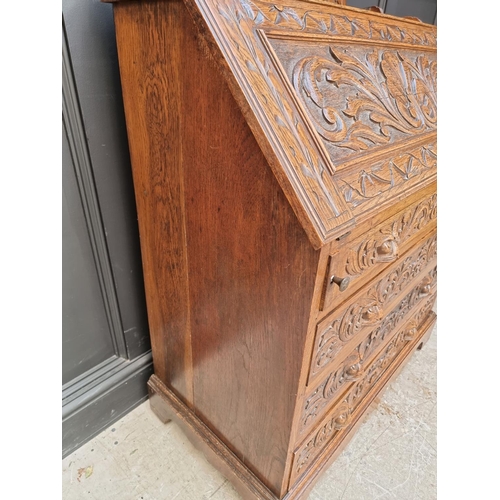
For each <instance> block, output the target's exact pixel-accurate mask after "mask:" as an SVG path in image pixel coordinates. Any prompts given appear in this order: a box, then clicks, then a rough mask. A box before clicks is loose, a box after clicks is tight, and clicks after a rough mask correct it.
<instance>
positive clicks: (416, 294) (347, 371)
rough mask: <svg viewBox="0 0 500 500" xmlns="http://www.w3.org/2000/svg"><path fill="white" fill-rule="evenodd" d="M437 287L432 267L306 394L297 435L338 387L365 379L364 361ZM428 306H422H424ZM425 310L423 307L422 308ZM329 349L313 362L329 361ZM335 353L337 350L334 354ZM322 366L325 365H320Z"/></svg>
mask: <svg viewBox="0 0 500 500" xmlns="http://www.w3.org/2000/svg"><path fill="white" fill-rule="evenodd" d="M436 284H437V269H436V268H435V267H434V268H433V269H432V271H430V272H429V273H428V274H426V275H425V276H424V277H423V279H422V280H421V281H420V282H419V284H418V285H416V286H415V287H414V288H413V289H412V290H411V291H410V292H409V293H408V294H407V295H405V297H404V298H403V300H401V302H400V303H399V304H398V306H397V307H396V308H394V309H393V310H392V311H391V312H390V313H389V314H387V315H386V316H385V317H384V318H383V320H381V321H380V322H379V323H378V324H377V325H376V326H375V327H374V328H373V329H372V330H371V332H370V333H369V334H368V335H366V337H365V338H364V339H363V341H361V342H360V343H359V344H358V346H357V347H356V348H355V349H354V350H353V352H352V353H351V354H350V355H349V356H347V357H346V358H345V360H344V362H343V363H342V364H341V366H340V367H339V368H338V369H336V370H334V371H332V372H330V373H329V374H328V375H327V376H326V377H324V378H323V380H322V382H321V383H319V384H318V385H317V386H315V387H314V386H313V389H312V390H311V391H310V392H309V393H308V395H307V396H306V398H305V401H304V407H303V411H302V417H301V422H300V432H305V431H306V430H307V429H309V428H310V427H311V426H312V425H313V424H314V423H315V422H316V421H317V419H318V417H319V416H320V415H322V414H323V413H324V411H325V410H326V408H327V406H328V405H329V404H330V403H331V402H333V401H335V399H336V397H337V396H338V395H339V394H341V392H342V388H343V387H345V386H347V385H348V384H349V383H351V382H353V381H355V380H358V379H359V378H361V377H364V376H365V371H364V362H365V361H364V360H365V359H367V358H368V357H369V356H370V355H371V354H372V353H373V352H374V351H375V350H376V348H377V347H378V346H379V345H381V344H382V343H383V341H384V339H385V338H387V335H389V334H390V332H391V331H393V330H394V328H396V327H397V326H398V325H399V324H401V323H402V322H403V320H405V319H406V318H408V316H409V315H410V314H411V312H412V311H414V310H415V309H416V308H417V307H418V306H419V305H421V304H422V302H423V301H424V300H426V299H427V300H428V301H429V304H430V307H429V308H431V307H432V304H433V303H434V298H432V297H431V295H432V291H433V290H434V289H435V287H436ZM427 305H428V304H427V303H426V306H427ZM424 307H425V306H424ZM330 345H331V346H335V345H336V343H335V339H333V338H331V339H330V340H329V341H328V343H326V344H325V346H323V349H325V348H326V347H327V346H330ZM330 352H332V351H331V349H326V354H324V353H323V352H322V349H321V348H320V349H319V350H318V351H317V352H316V354H315V356H314V358H313V360H316V361H315V362H316V363H317V362H318V361H319V360H321V362H323V360H324V359H325V358H328V360H329V361H331V360H332V356H331V355H330ZM337 352H338V351H337ZM324 366H326V365H324Z"/></svg>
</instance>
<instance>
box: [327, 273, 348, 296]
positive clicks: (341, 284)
mask: <svg viewBox="0 0 500 500" xmlns="http://www.w3.org/2000/svg"><path fill="white" fill-rule="evenodd" d="M350 281H351V279H350V278H349V277H347V276H346V277H345V278H339V277H338V276H333V275H332V277H331V278H330V284H332V283H335V284H337V285H338V286H339V289H340V291H341V292H343V291H344V290H345V289H346V288H347V287H348V286H349V283H350Z"/></svg>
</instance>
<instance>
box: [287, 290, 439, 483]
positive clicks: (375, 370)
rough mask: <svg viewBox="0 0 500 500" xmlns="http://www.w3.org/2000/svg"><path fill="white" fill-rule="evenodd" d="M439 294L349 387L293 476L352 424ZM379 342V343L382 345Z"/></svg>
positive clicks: (303, 450) (302, 451) (310, 441)
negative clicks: (361, 404)
mask: <svg viewBox="0 0 500 500" xmlns="http://www.w3.org/2000/svg"><path fill="white" fill-rule="evenodd" d="M434 300H435V297H433V298H432V299H429V301H428V302H427V303H426V304H425V305H424V306H423V307H422V308H421V309H420V310H419V312H418V313H417V315H416V316H415V317H414V318H413V319H412V320H410V321H409V322H408V323H407V324H406V325H405V327H404V328H403V329H402V330H401V331H399V332H398V333H397V334H396V335H395V336H394V338H393V339H391V340H390V342H389V343H388V344H387V345H386V347H385V348H384V349H383V351H382V352H381V353H380V354H379V356H378V357H377V358H376V359H375V361H373V362H372V363H371V364H370V366H369V367H368V368H367V370H366V371H365V372H363V374H362V376H361V377H359V378H358V379H356V381H355V382H354V383H353V384H352V386H351V387H350V388H349V390H348V392H347V395H345V396H344V397H343V398H342V399H341V400H340V401H339V403H338V404H337V405H336V406H335V407H334V409H333V410H332V411H331V412H332V414H331V415H330V416H329V417H328V419H327V420H326V422H325V423H324V424H322V425H321V426H320V428H319V429H318V430H317V431H316V432H315V433H314V434H313V435H312V437H311V438H310V439H308V440H307V441H306V442H305V443H304V445H302V447H301V448H299V450H298V451H297V452H296V454H295V460H294V465H293V478H294V479H295V478H297V477H299V476H300V475H302V474H303V473H304V472H305V471H306V470H307V469H308V467H309V466H310V465H311V464H312V463H313V461H314V459H315V458H316V457H317V456H318V455H319V453H320V452H321V451H322V450H323V449H324V447H325V446H326V445H327V444H328V443H329V442H330V441H332V440H333V439H334V438H335V436H336V435H337V434H338V433H339V432H342V430H343V429H345V428H346V427H348V426H349V424H350V423H351V421H352V420H353V416H354V415H355V412H356V410H357V408H358V406H359V405H360V403H361V402H362V401H363V400H364V398H365V397H366V396H367V395H368V393H369V392H370V391H371V390H372V389H373V387H374V385H375V384H376V383H377V381H378V380H380V378H381V377H382V375H383V374H384V373H385V372H386V370H387V369H388V368H389V366H390V365H391V363H392V362H393V360H394V359H395V358H396V357H397V356H398V355H399V354H400V353H401V352H402V351H403V349H404V348H405V347H406V346H407V345H409V344H411V343H412V342H413V341H414V340H415V338H416V335H417V333H418V329H419V327H420V325H422V323H423V321H424V320H425V318H426V317H427V315H428V314H429V311H430V309H431V308H432V305H433V303H434ZM380 343H381V342H379V344H378V345H380Z"/></svg>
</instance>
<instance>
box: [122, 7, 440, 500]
mask: <svg viewBox="0 0 500 500" xmlns="http://www.w3.org/2000/svg"><path fill="white" fill-rule="evenodd" d="M114 14H115V24H116V37H117V44H118V54H119V63H120V72H121V79H122V87H123V97H124V104H125V113H126V121H127V129H128V136H129V144H130V153H131V159H132V168H133V176H134V185H135V193H136V201H137V209H138V217H139V229H140V235H141V249H142V258H143V266H144V279H145V287H146V296H147V305H148V314H149V323H150V330H151V338H152V346H153V347H152V348H153V359H154V369H155V374H154V375H153V376H152V377H151V379H150V381H149V390H150V403H151V406H152V408H153V410H154V411H155V412H156V414H157V415H158V416H159V417H160V418H161V419H162V420H163V421H165V422H167V421H168V420H174V421H175V422H177V423H178V424H179V425H180V426H181V428H182V429H183V430H184V432H185V433H186V434H187V436H188V437H189V438H190V439H191V440H192V442H193V443H194V444H195V445H196V446H197V447H199V448H200V449H201V450H202V451H203V452H204V453H205V455H206V456H207V458H208V459H209V460H210V461H211V462H212V463H213V464H214V465H215V466H216V467H217V468H219V470H221V471H222V472H223V473H224V474H225V475H226V476H227V478H228V479H229V480H231V481H232V482H233V484H234V485H235V487H236V488H237V489H238V491H239V492H240V493H241V495H242V496H243V497H244V498H248V499H267V500H271V499H283V498H285V499H296V498H305V497H306V496H307V494H308V492H309V491H310V489H311V488H312V486H313V484H314V482H315V481H316V479H317V478H318V477H319V474H320V472H321V471H322V470H323V469H324V468H325V467H327V466H328V465H329V464H330V463H332V461H333V460H334V459H335V457H336V456H337V455H338V453H339V452H340V450H341V449H342V448H343V447H344V446H345V444H346V443H347V442H348V440H349V439H350V437H351V436H352V435H353V433H354V432H355V430H356V428H357V426H358V425H359V423H360V422H361V419H362V417H363V416H364V415H365V414H366V412H367V410H368V408H369V407H370V405H371V403H372V402H373V401H374V399H375V398H376V397H377V395H378V394H379V393H380V392H381V391H382V390H383V389H384V387H385V386H386V385H387V383H388V381H389V380H390V379H391V378H392V377H394V376H395V375H396V374H397V373H398V371H399V370H400V369H401V367H402V366H403V365H404V363H405V362H406V360H407V359H408V358H409V356H410V355H411V354H412V352H413V351H414V350H416V349H417V348H418V347H419V346H421V344H422V342H423V341H424V340H425V338H426V336H427V335H429V333H430V331H431V328H432V326H433V324H434V321H435V318H436V316H435V314H434V312H433V311H432V307H433V304H434V301H435V298H436V234H437V233H436V155H437V152H436V119H437V117H436V112H437V108H436V71H437V67H436V28H435V26H430V25H426V24H423V23H421V22H418V21H417V20H413V19H402V18H396V17H391V16H386V15H383V14H379V13H377V12H372V11H368V10H359V9H354V8H349V7H345V6H341V5H337V4H335V3H333V2H332V1H326V0H324V1H323V0H314V1H313V0H310V1H305V0H273V1H267V0H151V1H121V2H118V3H115V5H114Z"/></svg>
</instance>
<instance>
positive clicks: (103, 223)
mask: <svg viewBox="0 0 500 500" xmlns="http://www.w3.org/2000/svg"><path fill="white" fill-rule="evenodd" d="M62 132H63V156H62V159H63V162H62V163H63V164H62V168H63V172H62V180H63V220H62V222H63V248H62V250H63V262H62V264H63V304H62V306H63V335H62V342H63V363H62V368H63V373H62V382H63V391H62V403H63V422H62V429H63V456H65V455H67V454H68V453H70V452H71V451H73V450H74V449H76V448H77V447H78V446H80V445H81V444H83V443H84V442H86V441H87V440H88V439H90V438H91V437H93V436H94V435H96V434H97V433H98V432H100V431H101V430H102V429H104V428H105V427H106V426H108V425H110V424H111V423H112V422H114V421H115V420H117V419H118V418H120V417H121V416H122V415H123V414H125V413H127V412H128V411H130V409H132V408H133V407H134V406H136V405H137V404H138V403H139V402H141V401H143V400H144V399H145V398H146V397H147V389H146V381H147V378H148V377H149V375H150V374H151V373H152V361H151V351H150V342H149V331H148V324H147V315H146V306H145V299H144V288H143V283H142V280H143V278H142V265H141V258H140V248H139V235H138V228H137V214H136V209H135V200H134V192H133V185H132V175H131V169H130V159H129V154H128V144H127V136H126V130H125V121H124V115H123V104H122V97H121V88H120V79H119V73H118V63H117V55H116V45H115V34H114V24H113V17H112V9H111V6H110V5H109V4H103V3H101V2H100V1H97V0H93V1H85V2H81V1H75V0H63V126H62Z"/></svg>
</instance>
